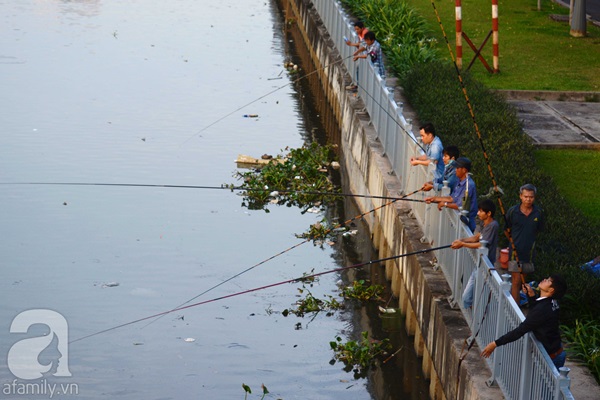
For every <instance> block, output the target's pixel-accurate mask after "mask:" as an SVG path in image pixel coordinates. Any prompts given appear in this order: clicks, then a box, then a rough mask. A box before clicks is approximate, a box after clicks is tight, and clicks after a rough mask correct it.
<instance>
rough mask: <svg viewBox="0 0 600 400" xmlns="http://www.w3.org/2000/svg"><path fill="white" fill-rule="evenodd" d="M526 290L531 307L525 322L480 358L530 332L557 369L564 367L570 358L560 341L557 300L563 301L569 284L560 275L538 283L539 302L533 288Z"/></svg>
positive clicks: (527, 287) (501, 338) (492, 344)
mask: <svg viewBox="0 0 600 400" xmlns="http://www.w3.org/2000/svg"><path fill="white" fill-rule="evenodd" d="M524 286H525V289H524V291H526V293H527V296H528V297H529V304H530V306H529V312H528V313H527V317H526V318H525V321H523V322H521V324H520V325H519V326H517V327H516V328H515V329H513V330H512V331H510V332H508V333H507V334H505V335H504V336H501V337H500V338H498V339H496V340H495V341H493V342H490V343H489V344H488V345H487V346H485V348H484V349H483V351H482V352H481V355H482V356H483V357H485V358H487V357H489V356H490V355H491V354H492V352H493V351H494V350H495V349H496V347H498V346H502V345H505V344H507V343H511V342H514V341H515V340H517V339H519V338H520V337H522V336H523V335H525V334H526V333H527V332H533V334H534V335H535V337H536V339H537V340H539V341H540V342H541V343H542V345H543V346H544V349H546V351H547V352H548V355H549V356H550V358H551V359H552V362H553V363H554V365H555V366H556V368H557V369H558V368H560V367H562V366H563V365H565V359H566V357H567V356H566V353H565V351H564V350H563V347H562V342H561V340H560V330H559V328H558V326H559V321H558V314H559V312H558V309H559V307H558V302H557V300H559V299H561V298H562V297H563V296H564V294H565V292H566V291H567V282H566V281H565V280H564V278H563V277H561V276H560V275H552V276H550V277H549V278H546V279H544V280H543V281H541V282H540V283H539V286H538V287H539V289H540V297H539V298H538V299H537V300H536V298H535V292H534V291H533V290H532V289H531V286H529V285H524Z"/></svg>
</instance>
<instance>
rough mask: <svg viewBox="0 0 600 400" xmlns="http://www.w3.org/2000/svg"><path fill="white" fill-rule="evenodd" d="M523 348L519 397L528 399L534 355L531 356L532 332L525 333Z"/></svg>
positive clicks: (523, 399) (529, 396)
mask: <svg viewBox="0 0 600 400" xmlns="http://www.w3.org/2000/svg"><path fill="white" fill-rule="evenodd" d="M522 342H523V349H522V351H521V364H520V365H519V367H520V369H521V373H520V378H519V382H520V383H519V399H522V400H528V399H530V398H531V367H532V365H533V362H532V360H533V357H531V346H533V343H532V341H531V336H530V334H527V335H525V337H524V338H523V340H522Z"/></svg>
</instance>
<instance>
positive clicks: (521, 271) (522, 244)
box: [504, 183, 544, 304]
mask: <svg viewBox="0 0 600 400" xmlns="http://www.w3.org/2000/svg"><path fill="white" fill-rule="evenodd" d="M536 194H537V189H536V187H535V186H533V185H532V184H531V183H527V184H525V185H523V186H521V188H520V195H519V197H520V199H521V203H520V204H517V205H515V206H513V207H511V208H510V209H509V210H508V212H507V213H506V227H505V231H504V233H505V234H506V237H507V238H509V240H510V239H511V238H512V241H511V246H510V248H509V254H510V261H509V263H508V272H510V274H511V276H512V287H511V294H512V297H513V299H514V300H515V302H516V303H517V304H519V301H520V295H519V292H520V291H521V286H522V284H523V282H524V281H526V279H527V278H526V275H527V274H530V273H532V272H533V271H534V266H533V259H534V255H535V254H534V251H535V240H536V238H537V234H538V233H539V232H541V231H542V230H543V229H544V214H543V211H542V209H541V208H540V207H538V206H537V205H535V204H534V202H535V196H536ZM513 244H514V249H513ZM521 278H522V279H521Z"/></svg>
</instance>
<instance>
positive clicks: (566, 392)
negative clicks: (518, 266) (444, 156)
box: [313, 0, 573, 400]
mask: <svg viewBox="0 0 600 400" xmlns="http://www.w3.org/2000/svg"><path fill="white" fill-rule="evenodd" d="M313 4H314V6H315V9H316V11H317V12H318V13H319V15H320V17H321V19H322V21H323V24H324V25H325V28H326V29H327V31H328V32H329V34H330V37H331V39H332V40H333V42H334V44H335V46H336V47H337V49H338V50H339V52H340V55H341V57H342V59H343V63H344V64H345V66H346V69H347V70H348V71H349V73H350V74H351V75H352V79H353V80H354V81H357V83H358V94H359V95H360V96H361V98H362V99H363V101H364V103H365V109H366V111H367V112H368V113H369V116H370V119H371V122H372V124H373V127H374V128H375V130H376V132H377V138H378V139H379V140H380V142H381V143H382V145H383V148H384V152H385V155H386V156H387V157H388V159H389V160H390V162H391V164H392V168H393V170H394V172H395V174H396V175H397V176H398V177H399V178H400V179H401V184H402V191H403V192H404V193H411V192H413V191H415V190H417V189H419V188H420V187H421V186H422V185H423V183H424V182H426V181H428V180H431V177H432V176H433V166H430V167H429V168H424V167H411V165H410V162H409V160H410V156H411V155H419V154H422V150H421V147H420V145H419V144H418V143H419V142H418V141H417V139H416V138H415V136H414V135H413V133H412V124H411V121H410V120H407V119H405V118H404V116H403V114H402V104H398V103H396V102H395V101H394V99H393V89H390V88H388V87H386V85H385V80H382V79H381V77H380V76H379V75H378V74H377V73H376V71H375V70H374V69H373V67H372V65H371V63H370V62H368V61H367V60H366V59H359V60H358V61H356V62H355V61H353V60H352V54H353V53H354V51H355V50H356V48H355V47H351V46H348V45H346V43H345V42H344V37H347V38H349V39H350V41H352V42H357V41H358V38H357V36H356V34H355V32H354V28H353V25H352V18H350V16H349V15H347V14H346V12H345V11H344V9H343V8H342V6H341V4H340V3H339V2H337V1H334V0H313ZM444 186H445V187H444V188H443V189H442V194H443V195H445V194H448V193H449V189H448V188H447V185H444ZM426 196H427V194H424V193H422V192H419V193H417V194H416V195H414V196H411V198H413V199H423V198H425V197H426ZM410 204H411V207H412V212H413V214H414V216H415V218H416V219H417V220H418V222H419V224H420V225H421V227H422V228H423V234H424V236H423V238H421V241H423V242H427V243H431V244H435V245H436V246H443V245H445V244H450V243H452V241H453V240H455V239H457V238H460V237H466V236H471V235H472V233H471V231H470V230H469V228H468V227H466V226H465V224H463V223H462V222H461V221H460V218H459V217H460V215H459V213H458V212H456V211H454V210H449V209H442V211H438V210H437V206H436V205H435V204H426V203H421V202H411V203H410ZM436 257H437V265H436V267H437V268H441V270H442V271H443V273H444V275H445V277H446V279H447V281H448V283H449V285H450V287H451V288H452V296H451V298H450V299H449V300H450V302H451V304H452V305H453V306H456V307H460V308H461V309H462V311H463V313H464V314H465V317H466V319H467V321H468V322H469V325H470V327H471V332H472V336H471V338H469V340H470V341H472V340H475V341H476V342H477V344H478V345H479V346H480V347H481V348H483V347H485V345H487V343H489V342H491V341H492V340H494V339H497V338H498V337H499V336H501V335H502V334H504V333H506V332H508V331H509V330H512V329H514V328H516V327H517V326H518V325H519V324H520V323H521V322H522V321H523V320H524V316H523V313H522V312H521V310H520V309H519V307H518V306H517V305H516V303H515V302H514V300H513V299H512V296H511V295H510V275H507V274H505V275H502V276H500V275H499V274H498V273H497V271H495V270H494V269H493V266H492V265H491V264H490V262H489V259H488V258H487V249H479V250H472V249H461V250H458V251H454V250H451V249H445V250H442V251H438V252H437V253H436ZM473 270H477V273H476V274H477V275H476V276H477V279H476V285H475V294H474V301H473V306H472V308H471V309H469V310H465V309H464V308H463V301H462V300H463V299H462V293H463V290H464V286H465V285H466V283H467V281H468V279H469V276H470V275H471V272H472V271H473ZM487 362H488V365H489V367H490V369H491V371H492V375H491V377H490V379H489V381H488V383H489V384H497V385H499V386H500V388H501V389H502V392H503V394H504V395H505V396H506V398H508V399H515V400H516V399H519V400H520V399H556V400H561V399H572V398H573V396H572V394H571V392H570V389H569V385H570V378H569V377H568V372H569V368H564V367H563V368H561V371H560V372H559V371H557V370H556V368H555V367H554V364H553V363H552V360H551V359H550V357H549V356H548V354H547V352H546V351H545V350H544V348H543V347H542V345H541V344H540V343H539V342H538V341H537V340H536V339H535V337H534V336H533V335H532V334H528V335H526V336H525V337H524V338H522V339H520V340H518V341H516V342H513V343H510V344H508V345H505V346H502V347H499V348H498V349H496V351H495V352H494V353H493V354H492V357H490V358H489V359H487Z"/></svg>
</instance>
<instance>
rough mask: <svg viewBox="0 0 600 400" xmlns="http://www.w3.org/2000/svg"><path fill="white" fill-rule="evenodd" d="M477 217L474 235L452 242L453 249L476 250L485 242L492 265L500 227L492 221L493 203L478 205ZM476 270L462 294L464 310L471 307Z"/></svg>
mask: <svg viewBox="0 0 600 400" xmlns="http://www.w3.org/2000/svg"><path fill="white" fill-rule="evenodd" d="M478 208H479V210H478V211H477V217H478V218H479V220H480V221H481V222H480V223H479V224H477V227H476V228H475V234H474V235H473V236H471V237H468V238H463V239H457V240H455V241H454V242H452V246H450V247H452V248H453V249H460V248H463V247H467V248H469V249H478V248H480V247H481V244H482V242H487V248H488V258H489V259H490V262H491V263H492V265H494V263H495V262H496V247H497V246H498V229H499V228H500V225H499V224H498V221H496V220H495V219H494V213H495V212H496V205H495V204H494V202H493V201H491V200H489V199H485V200H483V201H482V202H480V203H479V205H478ZM476 276H477V269H474V270H473V272H472V273H471V276H470V277H469V281H468V282H467V285H466V286H465V291H464V292H463V304H464V306H465V308H470V307H471V306H472V305H473V293H474V291H475V277H476Z"/></svg>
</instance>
